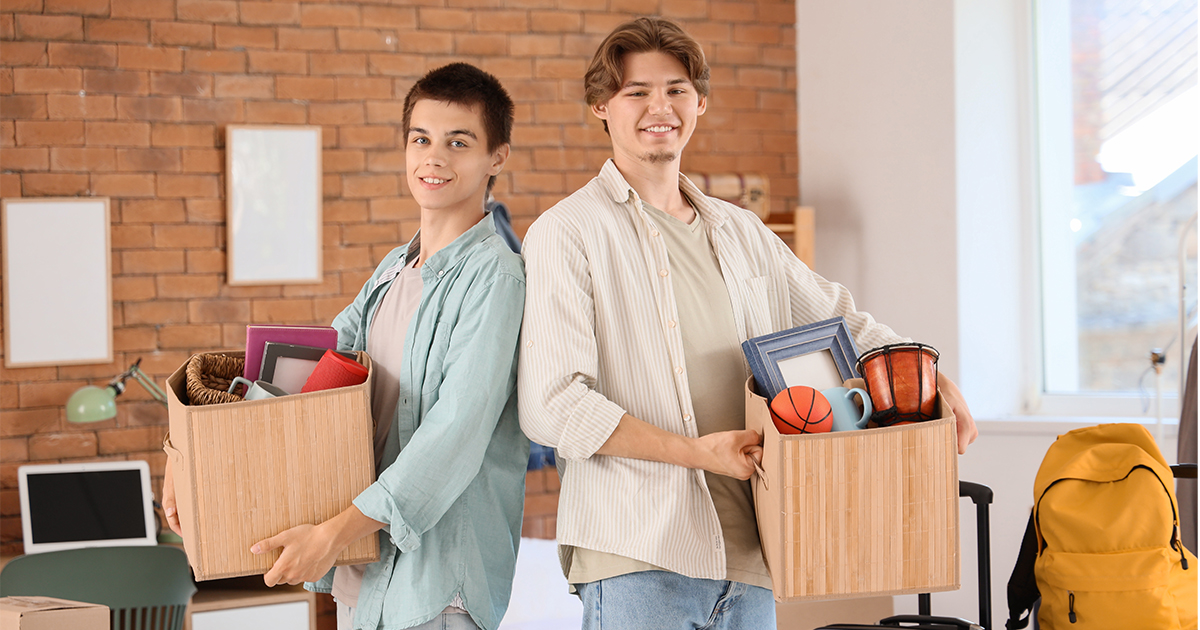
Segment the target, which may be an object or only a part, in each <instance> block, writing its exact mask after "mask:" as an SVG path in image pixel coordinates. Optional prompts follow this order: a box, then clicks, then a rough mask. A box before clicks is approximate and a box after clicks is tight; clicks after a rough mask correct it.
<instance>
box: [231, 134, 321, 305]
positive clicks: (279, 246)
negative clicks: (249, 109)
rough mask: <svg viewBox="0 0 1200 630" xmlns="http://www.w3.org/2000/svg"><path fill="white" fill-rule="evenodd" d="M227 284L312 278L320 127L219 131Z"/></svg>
mask: <svg viewBox="0 0 1200 630" xmlns="http://www.w3.org/2000/svg"><path fill="white" fill-rule="evenodd" d="M225 134H226V135H225V156H226V157H225V160H226V168H227V173H228V175H227V177H226V187H227V190H226V200H227V203H228V212H227V214H226V224H227V229H228V239H227V240H228V242H227V244H226V248H227V252H228V265H227V267H228V277H227V282H228V283H229V284H231V285H262V284H319V283H320V282H321V281H322V276H321V257H322V253H321V177H322V172H321V128H320V127H300V126H296V127H292V126H249V125H230V126H228V127H227V128H226V131H225Z"/></svg>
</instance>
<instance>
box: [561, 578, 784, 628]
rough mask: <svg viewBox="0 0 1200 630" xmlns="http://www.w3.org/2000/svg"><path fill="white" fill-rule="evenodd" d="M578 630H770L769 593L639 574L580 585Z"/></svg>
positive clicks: (771, 607)
mask: <svg viewBox="0 0 1200 630" xmlns="http://www.w3.org/2000/svg"><path fill="white" fill-rule="evenodd" d="M576 588H577V590H578V591H579V597H580V598H581V599H582V600H583V630H643V629H644V630H770V629H773V628H775V600H774V598H773V597H772V595H771V591H769V590H767V589H765V588H760V587H758V586H750V585H748V584H742V583H741V582H730V581H728V580H702V579H698V578H690V577H685V576H683V575H680V574H678V573H671V572H669V571H641V572H638V573H629V574H626V575H619V576H617V577H614V578H608V579H607V580H599V581H596V582H589V583H587V584H580V585H578V586H577V587H576Z"/></svg>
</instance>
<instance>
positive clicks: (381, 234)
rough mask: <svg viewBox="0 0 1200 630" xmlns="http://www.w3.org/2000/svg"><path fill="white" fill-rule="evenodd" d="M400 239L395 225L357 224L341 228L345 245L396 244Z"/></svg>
mask: <svg viewBox="0 0 1200 630" xmlns="http://www.w3.org/2000/svg"><path fill="white" fill-rule="evenodd" d="M399 238H400V235H399V232H398V231H397V226H396V225H395V224H387V223H384V224H372V223H367V224H358V225H346V226H343V227H342V242H343V243H345V244H346V245H365V244H369V243H393V244H394V243H396V242H397V241H398V240H399Z"/></svg>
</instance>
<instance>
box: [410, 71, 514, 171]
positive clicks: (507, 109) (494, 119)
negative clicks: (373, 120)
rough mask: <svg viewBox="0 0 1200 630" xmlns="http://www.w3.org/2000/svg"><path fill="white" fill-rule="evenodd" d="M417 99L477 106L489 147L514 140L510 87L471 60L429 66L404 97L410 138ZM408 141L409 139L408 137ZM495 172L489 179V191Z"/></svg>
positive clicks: (492, 149)
mask: <svg viewBox="0 0 1200 630" xmlns="http://www.w3.org/2000/svg"><path fill="white" fill-rule="evenodd" d="M418 101H440V102H442V103H453V104H455V105H461V106H463V107H468V108H476V107H477V108H478V109H479V117H480V119H482V120H483V132H484V133H485V134H487V149H488V151H495V150H496V149H498V148H499V147H500V145H502V144H509V143H510V142H511V140H512V128H513V117H514V110H515V108H514V106H513V101H512V98H511V97H510V96H509V95H508V91H507V90H505V89H504V86H503V85H500V80H499V79H497V78H496V77H494V76H492V75H490V74H488V73H487V72H484V71H483V70H480V69H479V68H476V67H475V66H472V65H471V64H469V63H452V64H449V65H446V66H442V67H440V68H438V69H436V70H430V71H429V72H428V73H427V74H426V75H425V76H423V77H421V78H420V79H419V80H418V81H417V82H416V83H415V84H414V85H413V86H412V89H410V90H409V91H408V95H407V96H405V97H404V123H403V129H404V137H405V138H408V131H409V126H410V125H411V124H412V113H413V108H415V107H416V106H417V102H418ZM406 142H407V140H406ZM495 183H496V176H495V175H493V176H492V177H491V178H489V179H488V191H491V189H492V186H493V185H494V184H495Z"/></svg>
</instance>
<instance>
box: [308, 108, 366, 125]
mask: <svg viewBox="0 0 1200 630" xmlns="http://www.w3.org/2000/svg"><path fill="white" fill-rule="evenodd" d="M363 120H364V117H363V106H362V103H313V104H311V105H309V106H308V122H309V124H312V125H360V124H362V123H363Z"/></svg>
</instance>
